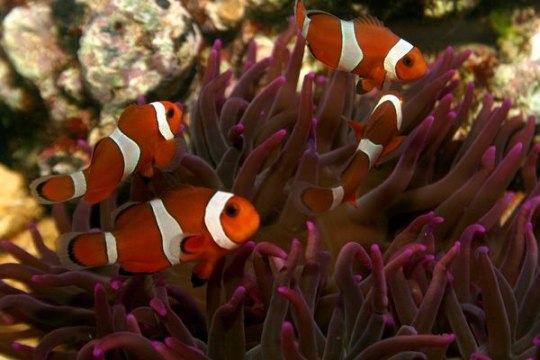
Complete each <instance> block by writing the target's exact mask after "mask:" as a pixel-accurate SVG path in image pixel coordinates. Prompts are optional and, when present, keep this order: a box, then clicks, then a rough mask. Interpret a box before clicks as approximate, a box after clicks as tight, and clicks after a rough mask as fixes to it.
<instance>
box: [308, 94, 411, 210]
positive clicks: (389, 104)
mask: <svg viewBox="0 0 540 360" xmlns="http://www.w3.org/2000/svg"><path fill="white" fill-rule="evenodd" d="M401 103H402V98H401V95H400V94H399V93H397V92H395V91H390V92H386V93H383V94H382V96H381V98H380V99H379V101H378V103H377V105H376V106H375V108H374V109H373V111H372V113H371V116H370V118H369V121H368V123H367V126H366V128H365V129H364V128H363V127H361V126H360V125H359V124H358V123H355V122H351V127H353V129H354V130H355V132H356V138H357V140H358V141H359V142H358V146H357V148H356V152H355V153H354V155H353V156H352V158H351V160H350V161H349V162H348V164H347V166H346V167H345V170H344V171H343V173H342V174H341V186H337V187H333V188H324V187H313V186H305V187H304V188H303V189H302V190H301V200H302V204H303V205H304V206H306V207H307V208H308V209H309V211H311V212H314V213H320V212H324V211H328V210H331V209H334V208H335V207H337V206H339V205H341V204H342V203H343V202H344V201H349V202H350V203H351V204H352V205H356V191H357V190H358V188H359V187H360V185H361V183H362V181H363V180H364V178H365V177H366V175H367V173H368V171H369V170H370V169H371V168H372V167H373V166H375V165H377V164H378V163H379V162H380V160H381V159H382V158H383V157H384V156H386V155H387V154H389V153H391V152H392V151H394V150H395V149H397V148H398V147H399V145H400V144H401V142H402V140H403V138H402V137H401V136H398V132H399V130H400V127H401V121H402V114H401Z"/></svg>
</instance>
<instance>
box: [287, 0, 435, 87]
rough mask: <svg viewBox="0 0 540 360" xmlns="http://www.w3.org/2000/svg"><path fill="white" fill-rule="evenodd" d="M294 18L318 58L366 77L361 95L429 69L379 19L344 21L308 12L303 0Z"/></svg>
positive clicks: (411, 78) (319, 13)
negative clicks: (389, 82) (386, 83)
mask: <svg viewBox="0 0 540 360" xmlns="http://www.w3.org/2000/svg"><path fill="white" fill-rule="evenodd" d="M294 15H295V18H296V22H297V24H298V27H299V28H300V30H301V32H302V35H303V37H304V38H305V39H306V42H307V44H308V48H309V50H310V51H311V53H312V54H313V56H314V57H315V58H316V59H318V60H319V61H321V62H323V63H324V64H326V65H327V66H329V67H331V68H334V69H339V70H343V71H348V72H351V73H353V74H356V75H359V76H360V77H362V79H361V80H360V81H359V82H358V85H357V92H359V93H362V92H367V91H370V90H372V89H373V88H378V89H381V88H382V86H383V83H384V81H385V80H393V81H403V82H408V81H413V80H416V79H418V78H420V77H421V76H422V75H424V74H425V72H426V70H427V65H426V61H425V60H424V57H423V55H422V53H421V52H420V50H419V49H418V48H417V47H415V46H413V45H411V44H410V43H409V42H407V41H405V40H403V39H401V38H399V37H398V36H396V35H395V34H394V33H393V32H392V31H390V30H389V29H388V28H386V27H384V25H383V24H382V23H381V22H380V21H379V20H378V19H377V18H375V17H372V16H365V17H361V18H357V19H354V20H351V21H347V20H341V19H339V18H338V17H336V16H334V15H332V14H329V13H326V12H324V11H314V10H310V11H306V8H305V7H304V4H303V2H302V0H300V1H299V0H296V3H295V9H294Z"/></svg>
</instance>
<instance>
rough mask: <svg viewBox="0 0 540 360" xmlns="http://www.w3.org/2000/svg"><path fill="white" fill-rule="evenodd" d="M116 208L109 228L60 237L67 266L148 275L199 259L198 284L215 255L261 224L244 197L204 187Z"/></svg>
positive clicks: (195, 275) (177, 190)
mask: <svg viewBox="0 0 540 360" xmlns="http://www.w3.org/2000/svg"><path fill="white" fill-rule="evenodd" d="M120 210H121V211H120V212H119V214H118V215H117V217H116V220H115V228H114V230H113V231H112V232H97V233H66V234H63V235H61V236H60V237H59V238H58V240H57V243H56V250H57V253H58V255H59V257H60V259H61V261H62V263H63V264H64V265H65V266H66V267H68V268H71V269H79V268H85V267H94V266H101V265H107V264H120V267H121V273H124V274H147V273H153V272H156V271H160V270H162V269H164V268H166V267H169V266H172V265H176V264H179V263H186V262H191V261H197V262H198V263H197V265H196V266H195V267H194V268H193V276H192V282H193V285H194V286H200V285H202V284H204V282H205V281H206V280H208V278H209V277H210V275H211V273H212V271H213V269H214V266H215V264H216V261H217V260H218V259H220V258H221V257H223V256H225V255H226V254H227V252H229V251H231V250H233V249H235V248H237V247H239V246H240V245H241V244H243V243H244V242H246V241H247V240H248V239H249V238H250V237H251V236H252V235H253V234H254V233H255V232H256V231H257V229H258V228H259V214H258V213H257V211H256V210H255V208H254V207H253V205H252V204H251V203H250V202H249V201H248V200H246V199H244V198H242V197H240V196H236V195H233V194H231V193H228V192H223V191H216V190H213V189H208V188H202V187H182V188H175V189H172V190H169V191H167V192H165V193H164V195H163V196H162V197H161V198H158V199H154V200H152V201H149V202H144V203H135V204H131V205H130V206H126V207H124V208H123V209H122V208H121V209H120Z"/></svg>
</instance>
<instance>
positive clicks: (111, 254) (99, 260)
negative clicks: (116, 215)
mask: <svg viewBox="0 0 540 360" xmlns="http://www.w3.org/2000/svg"><path fill="white" fill-rule="evenodd" d="M56 252H57V254H58V257H59V258H60V261H61V262H62V264H63V265H64V266H65V267H67V268H68V269H73V270H76V269H82V268H87V267H94V266H101V265H107V264H114V263H115V262H116V260H117V258H118V254H117V249H116V239H115V238H114V236H113V234H112V233H109V232H104V233H100V232H97V233H77V232H73V233H65V234H62V235H60V236H59V237H58V239H57V240H56Z"/></svg>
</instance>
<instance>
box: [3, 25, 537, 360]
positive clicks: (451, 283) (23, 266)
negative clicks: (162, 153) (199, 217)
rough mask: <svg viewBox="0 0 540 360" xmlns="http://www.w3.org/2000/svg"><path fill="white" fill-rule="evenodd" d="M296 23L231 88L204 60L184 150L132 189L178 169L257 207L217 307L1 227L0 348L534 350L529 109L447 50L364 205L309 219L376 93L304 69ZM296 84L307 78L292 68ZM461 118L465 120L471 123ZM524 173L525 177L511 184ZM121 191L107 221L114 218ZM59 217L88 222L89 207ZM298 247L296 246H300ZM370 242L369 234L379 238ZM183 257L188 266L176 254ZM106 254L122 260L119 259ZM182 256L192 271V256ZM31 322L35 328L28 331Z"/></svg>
mask: <svg viewBox="0 0 540 360" xmlns="http://www.w3.org/2000/svg"><path fill="white" fill-rule="evenodd" d="M295 33H296V29H295V25H294V24H291V26H290V27H289V28H288V29H287V30H286V31H285V32H284V33H283V34H282V35H281V36H280V37H279V39H278V40H277V42H276V44H275V48H274V52H273V54H272V56H271V57H270V58H266V59H263V60H261V61H255V59H256V56H255V55H256V53H255V49H256V48H255V44H254V43H251V44H250V45H249V47H248V49H247V51H246V55H245V62H244V66H243V69H242V71H241V73H240V75H239V76H238V77H237V79H236V80H235V81H234V82H235V84H234V86H230V83H232V82H233V72H232V71H230V70H227V71H224V72H221V71H220V66H219V65H220V51H221V43H220V42H219V41H217V42H216V43H215V44H214V46H213V48H212V50H211V51H210V55H209V58H208V65H207V68H206V71H205V73H204V77H203V79H202V89H201V92H200V95H199V97H198V100H197V101H196V102H195V103H194V104H193V106H192V109H191V117H190V123H189V131H186V132H185V133H184V135H185V136H186V137H187V142H188V143H189V144H190V149H189V151H188V152H187V153H186V154H184V156H183V157H182V161H181V162H180V164H179V165H178V167H177V168H176V169H175V170H174V172H172V173H165V174H163V176H161V175H159V176H156V177H155V178H153V179H152V181H151V182H150V183H149V184H143V183H142V182H141V181H139V180H138V179H137V178H134V179H133V182H132V186H131V192H130V197H131V199H136V200H145V199H148V198H150V197H152V196H155V195H158V194H159V193H160V192H161V191H162V190H163V189H164V188H166V187H168V186H170V185H171V184H176V183H189V184H194V185H204V186H208V187H213V188H221V189H227V190H231V191H233V192H234V193H236V194H239V195H242V196H244V197H246V198H249V199H251V200H252V201H253V203H254V204H255V206H256V208H257V210H258V211H259V213H260V215H261V220H262V222H261V224H262V225H261V229H260V231H259V232H258V234H257V235H256V237H255V238H254V239H253V240H254V242H249V243H247V244H245V245H244V246H242V247H241V248H240V249H239V250H237V251H236V252H234V253H233V254H231V255H230V256H229V257H228V259H227V261H222V262H221V263H220V265H219V266H218V268H217V269H216V271H215V272H214V273H213V275H212V277H211V278H210V280H209V282H208V285H207V287H206V298H205V299H204V301H203V303H204V305H202V306H201V305H200V303H199V302H198V301H197V300H196V299H195V298H194V297H193V295H191V294H190V293H189V289H188V288H189V285H188V284H189V281H188V280H187V279H186V278H185V277H183V276H182V275H179V276H178V275H177V274H176V273H175V272H176V269H174V270H172V271H169V272H163V273H159V274H157V275H154V276H136V277H131V278H126V277H121V276H119V275H117V274H115V273H114V270H115V269H114V268H109V269H102V271H67V270H66V269H65V268H63V267H61V266H60V265H59V262H58V258H57V256H56V254H55V253H54V252H53V251H52V250H50V249H48V248H47V247H46V246H45V245H44V243H43V241H42V239H41V237H40V235H39V233H38V232H37V230H36V229H35V227H34V226H33V225H31V226H30V230H31V231H32V234H33V238H34V242H35V247H36V249H37V250H38V255H37V256H33V255H30V254H29V253H28V252H26V251H25V250H23V249H21V248H19V247H17V246H16V245H14V244H12V243H10V242H3V243H2V244H1V246H2V248H3V249H4V251H6V252H8V253H10V254H11V255H12V256H14V257H15V258H16V259H17V260H18V263H10V264H2V265H0V273H1V274H2V278H4V279H11V280H15V281H17V282H19V283H22V284H23V285H24V286H23V287H15V286H14V285H11V284H8V283H7V282H2V283H1V286H0V292H1V298H0V309H1V310H2V314H3V317H2V322H3V324H4V328H5V330H6V331H4V332H3V333H2V334H1V337H0V352H2V353H4V354H7V355H9V356H12V357H14V358H18V359H45V358H51V359H66V358H70V359H71V358H75V359H94V358H103V357H105V356H106V358H111V359H124V358H132V357H135V358H140V359H179V358H186V359H208V358H210V359H221V358H229V359H239V358H247V359H255V358H262V359H279V358H285V359H316V358H322V359H362V360H366V359H386V358H392V359H427V358H430V359H438V358H441V359H442V358H445V357H462V358H471V359H488V358H492V359H527V358H534V357H535V356H538V355H537V352H539V351H540V350H539V348H538V346H539V345H540V340H539V337H538V335H539V334H540V321H539V320H538V318H539V315H540V306H538V304H540V300H539V299H538V297H539V296H540V294H539V293H538V290H537V289H539V288H540V284H539V282H540V275H538V274H539V273H538V272H537V266H538V265H537V264H538V243H537V239H536V235H535V233H537V232H538V227H537V226H536V227H535V225H534V224H535V219H536V218H537V215H536V214H537V212H536V209H537V207H538V205H539V204H540V183H539V181H538V175H537V162H538V154H539V153H540V146H539V145H534V144H533V135H534V131H535V120H534V118H532V117H529V118H527V119H526V121H523V119H522V117H521V116H515V117H509V115H508V114H509V111H510V108H511V101H510V100H509V99H506V100H504V101H503V102H502V103H501V104H500V105H499V106H497V107H494V98H493V97H492V96H490V95H488V96H486V97H485V98H484V99H483V101H482V104H481V106H479V108H480V109H479V110H478V111H477V113H476V114H474V108H475V101H476V99H475V97H474V94H475V91H474V90H475V89H474V84H472V83H469V84H466V85H464V86H462V81H460V78H459V74H458V71H457V69H458V68H459V67H460V66H461V64H462V63H463V62H464V61H465V59H466V58H467V57H468V55H469V52H467V51H465V52H462V53H455V51H454V50H453V49H452V48H448V49H447V50H446V51H445V52H444V54H443V55H442V57H441V58H439V59H438V60H437V61H435V62H434V63H433V64H432V65H431V66H430V70H429V73H428V74H427V75H426V76H425V77H424V78H422V79H421V80H420V81H418V82H416V83H414V84H411V85H410V86H404V87H401V86H396V89H398V90H399V91H400V92H401V93H402V95H403V98H404V107H403V129H404V130H403V135H406V136H407V140H406V141H405V142H404V143H403V145H402V146H401V147H400V148H399V149H398V150H397V151H396V152H395V153H393V154H391V156H389V157H388V158H386V159H385V161H384V162H383V163H382V164H380V166H378V167H377V168H375V169H373V170H371V171H370V173H369V176H368V178H367V179H366V180H365V182H364V184H363V186H362V188H361V189H360V190H359V192H358V198H357V200H356V207H354V208H353V207H351V206H350V205H349V204H343V205H342V206H340V207H338V208H337V209H335V210H332V211H329V212H326V213H324V214H321V215H318V216H311V215H310V214H306V213H304V212H303V211H302V209H301V207H299V206H298V201H299V193H298V191H297V186H296V185H297V184H298V183H299V182H309V183H314V184H320V185H323V186H326V185H332V184H335V183H336V182H337V181H338V180H339V179H337V178H336V175H335V174H336V173H337V174H339V172H337V170H336V169H340V168H341V167H342V166H343V165H344V163H345V162H346V161H347V159H348V158H349V157H350V156H351V154H352V153H353V152H354V149H355V147H356V143H355V141H354V139H353V136H352V134H350V133H349V131H348V130H347V122H346V121H344V120H351V119H355V120H359V121H365V120H366V119H367V118H368V117H369V113H370V110H371V108H372V107H373V103H374V99H375V94H368V95H363V96H357V95H356V94H355V93H354V79H353V77H352V76H351V75H349V74H346V73H342V72H333V73H332V74H331V75H330V76H329V77H325V76H315V75H314V74H307V75H305V76H303V78H302V79H300V70H301V65H302V58H303V53H304V49H305V44H304V41H303V39H302V38H300V37H298V38H297V39H296V43H295V44H294V47H293V48H292V51H289V49H288V47H287V45H288V43H289V42H290V41H291V40H292V39H293V38H294V35H295ZM299 81H300V82H301V90H300V92H299V93H298V92H297V86H298V82H299ZM462 129H467V131H465V132H464V131H462ZM510 189H513V190H510ZM115 202H116V201H115V199H114V198H110V199H107V200H106V201H104V202H102V203H101V204H100V207H99V210H100V215H101V221H100V225H99V226H100V227H101V228H102V229H104V230H106V229H109V228H110V227H111V224H110V219H109V214H110V213H111V211H112V209H113V208H114V207H115V206H116V204H115ZM53 211H54V214H55V217H56V220H57V222H58V225H59V228H60V230H61V231H62V232H65V231H77V230H78V231H81V230H85V231H86V230H88V229H89V227H90V226H91V224H92V226H93V222H91V219H90V218H91V216H90V215H91V213H92V212H91V208H90V207H89V206H88V205H87V204H84V203H79V204H78V206H77V208H76V209H75V212H74V214H73V218H72V221H68V220H67V215H66V212H65V209H64V207H63V206H61V205H57V206H55V208H54V210H53ZM286 249H287V250H288V251H286ZM366 249H367V250H366ZM178 268H182V269H183V268H186V266H182V265H181V266H179V267H178ZM111 271H112V272H111ZM179 271H182V270H179ZM27 338H37V339H39V340H38V342H37V345H35V344H34V345H29V344H26V345H25V344H23V340H24V339H27Z"/></svg>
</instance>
